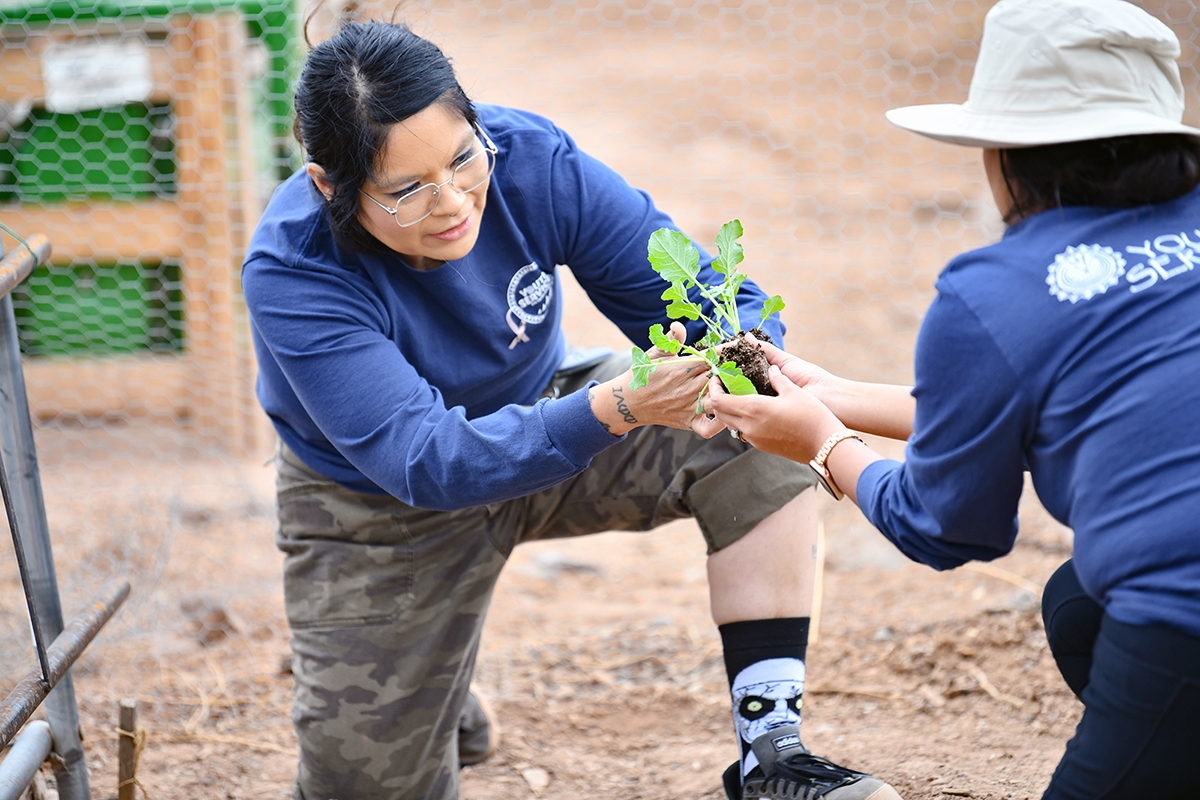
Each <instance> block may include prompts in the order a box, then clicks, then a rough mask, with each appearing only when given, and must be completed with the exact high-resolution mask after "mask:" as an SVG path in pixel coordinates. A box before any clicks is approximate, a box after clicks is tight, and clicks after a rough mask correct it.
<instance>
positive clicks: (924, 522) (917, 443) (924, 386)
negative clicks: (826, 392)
mask: <svg viewBox="0 0 1200 800" xmlns="http://www.w3.org/2000/svg"><path fill="white" fill-rule="evenodd" d="M939 291H940V292H941V293H940V294H939V297H938V298H937V299H936V300H935V301H934V304H933V305H932V306H931V308H930V311H929V314H927V316H926V319H925V323H924V324H923V325H922V329H921V335H920V337H919V339H918V344H917V359H916V375H917V383H916V387H915V389H914V392H913V395H914V399H915V402H916V407H917V412H916V414H915V415H914V416H913V417H912V420H913V421H912V427H913V435H912V436H910V437H909V439H908V447H907V450H906V457H905V461H904V462H903V463H900V462H896V461H891V460H888V459H885V458H883V457H881V456H879V455H878V454H876V453H874V452H873V451H872V450H871V449H870V448H869V447H867V445H865V444H862V443H860V442H858V441H857V440H854V439H846V440H844V441H842V442H841V443H840V444H838V445H837V446H836V447H835V448H834V449H833V451H832V452H831V453H830V455H829V457H828V459H827V460H826V467H827V468H828V470H829V472H830V474H831V475H832V476H833V478H834V481H835V482H836V483H837V485H838V487H839V488H841V489H842V491H843V492H845V493H846V494H847V495H848V496H850V498H851V499H852V500H854V501H855V502H856V503H858V505H859V507H860V508H862V510H863V513H864V514H865V515H866V516H867V518H868V519H869V520H870V521H871V523H872V524H873V525H875V527H876V528H878V529H879V530H880V531H881V532H882V533H883V534H884V535H885V536H886V537H887V538H888V539H889V540H890V541H891V542H892V543H893V544H895V545H896V547H898V548H899V549H900V550H901V551H902V552H903V553H904V554H905V555H906V556H908V557H909V558H911V559H913V560H914V561H919V562H921V563H924V564H929V565H930V566H933V567H935V568H937V569H948V568H952V567H955V566H958V565H959V564H962V563H963V562H965V561H968V560H971V559H988V558H995V557H997V556H1000V555H1003V554H1004V553H1006V552H1008V551H1009V550H1010V549H1011V547H1012V542H1013V539H1014V538H1015V536H1016V531H1017V526H1016V510H1017V502H1018V500H1019V498H1020V496H1021V489H1022V486H1023V482H1024V479H1023V452H1024V447H1025V445H1026V442H1027V440H1028V438H1029V436H1030V435H1031V431H1032V430H1033V428H1034V427H1035V425H1036V422H1035V420H1036V403H1034V402H1033V401H1032V400H1031V398H1029V397H1028V396H1027V394H1026V392H1025V391H1024V388H1023V386H1022V384H1021V381H1020V379H1019V378H1018V376H1017V375H1016V374H1015V373H1014V372H1013V369H1012V367H1011V366H1010V365H1009V363H1008V361H1007V360H1006V358H1005V356H1004V353H1003V352H1001V350H1000V349H999V347H998V345H997V343H996V342H995V341H994V340H993V339H992V337H991V336H990V335H989V333H988V331H987V330H986V329H985V328H984V327H983V326H981V325H980V324H979V321H978V318H977V316H976V315H975V314H973V313H972V311H971V309H969V308H968V307H967V306H966V304H965V303H964V302H963V301H962V300H961V298H960V297H958V295H957V294H955V293H954V292H953V287H952V286H950V285H948V284H947V285H941V284H939ZM793 366H795V365H793ZM771 373H772V385H773V386H775V387H776V390H777V391H779V397H762V396H749V397H734V396H732V395H728V394H724V393H723V392H721V391H720V390H719V389H716V390H714V391H713V392H712V395H711V398H710V400H709V401H708V404H707V407H708V408H709V409H711V410H712V411H713V412H715V413H716V415H717V419H718V420H719V421H721V422H723V423H724V424H725V425H727V426H728V427H730V428H737V429H738V430H740V431H742V433H743V435H744V436H745V437H746V439H747V440H748V441H749V442H750V443H751V444H753V445H754V446H755V447H758V448H760V449H763V450H766V451H768V452H773V453H777V454H779V455H783V456H786V457H788V458H792V459H794V460H797V461H802V462H803V461H808V460H810V459H811V458H812V457H813V456H814V455H815V453H816V452H817V450H818V449H819V448H820V447H821V444H822V443H823V442H824V441H826V439H827V438H828V437H829V435H830V434H831V433H832V432H834V431H836V430H839V429H841V428H842V427H844V423H846V422H848V420H842V419H839V418H838V416H837V415H835V414H834V412H833V411H832V410H830V409H829V408H828V407H826V406H825V405H824V404H823V403H821V402H820V401H819V400H818V399H817V395H816V392H815V391H812V390H809V389H802V388H800V387H799V386H797V385H796V384H794V383H792V382H791V381H790V380H788V379H787V378H786V377H785V376H784V374H783V373H782V371H779V368H778V367H773V368H772V371H771ZM810 383H811V381H810ZM818 391H819V390H818ZM833 402H835V403H837V402H838V401H837V400H836V399H834V400H833ZM866 421H868V422H869V420H866ZM856 422H859V423H861V422H864V420H862V419H859V420H856Z"/></svg>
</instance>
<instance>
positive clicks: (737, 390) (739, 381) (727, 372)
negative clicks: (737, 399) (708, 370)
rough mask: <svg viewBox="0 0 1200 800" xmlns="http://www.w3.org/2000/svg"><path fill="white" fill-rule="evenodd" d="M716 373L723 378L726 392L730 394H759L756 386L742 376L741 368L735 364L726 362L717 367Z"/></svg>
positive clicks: (722, 381)
mask: <svg viewBox="0 0 1200 800" xmlns="http://www.w3.org/2000/svg"><path fill="white" fill-rule="evenodd" d="M716 372H717V375H719V376H720V378H721V383H722V384H724V385H725V391H727V392H729V393H730V394H758V390H757V389H755V388H754V384H753V383H751V382H750V379H749V378H747V377H746V376H745V375H744V374H742V370H741V368H740V367H739V366H738V365H737V364H735V363H734V362H732V361H726V362H725V363H724V364H721V365H720V366H719V367H717V369H716Z"/></svg>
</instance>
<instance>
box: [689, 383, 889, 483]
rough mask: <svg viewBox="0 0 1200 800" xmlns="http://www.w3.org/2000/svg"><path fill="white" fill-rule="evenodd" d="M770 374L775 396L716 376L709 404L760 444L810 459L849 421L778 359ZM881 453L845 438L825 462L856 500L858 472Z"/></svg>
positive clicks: (797, 458)
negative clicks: (737, 390) (737, 392)
mask: <svg viewBox="0 0 1200 800" xmlns="http://www.w3.org/2000/svg"><path fill="white" fill-rule="evenodd" d="M770 379H771V387H772V388H774V389H775V391H776V392H778V393H779V394H778V396H777V397H765V396H761V395H752V396H742V397H734V396H733V395H730V394H726V393H725V391H724V390H723V389H722V388H721V385H720V383H719V382H717V381H714V382H713V386H712V392H711V394H710V395H709V397H708V398H707V399H706V400H705V409H706V410H707V411H710V412H711V413H714V414H715V415H716V418H717V421H719V422H721V423H723V424H724V425H725V426H726V427H728V428H733V429H735V430H739V431H741V432H742V435H743V436H744V437H746V439H747V441H749V442H750V443H751V444H752V445H754V446H755V447H757V448H758V449H759V450H763V451H765V452H768V453H774V454H775V455H779V456H783V457H784V458H790V459H791V460H793V461H799V462H800V463H802V464H807V463H808V462H809V461H811V460H812V459H813V457H814V456H816V454H817V451H818V450H820V449H821V445H823V444H824V443H825V441H826V440H827V439H828V438H829V437H830V435H831V434H833V433H835V432H837V431H840V430H842V429H844V428H846V427H847V426H846V425H845V424H843V421H842V420H839V419H838V417H837V416H836V415H835V414H834V413H833V411H832V410H830V408H829V407H827V406H826V405H824V404H823V403H822V402H821V401H820V400H818V399H817V396H816V394H815V393H814V392H811V391H809V390H807V389H802V388H800V387H799V386H797V385H796V384H795V383H793V382H792V381H791V380H790V379H789V378H788V377H787V376H785V375H784V374H783V372H782V370H780V368H779V367H778V366H777V365H776V364H772V365H771V370H770ZM882 416H886V415H882ZM910 424H911V420H910ZM858 430H862V429H861V428H859V429H858ZM882 458H883V456H881V455H879V454H877V453H876V452H875V451H874V450H872V449H871V448H869V447H867V446H866V445H865V444H863V443H862V442H860V441H858V440H857V439H845V440H843V441H841V442H840V443H838V444H837V446H835V447H834V448H833V450H832V452H830V454H829V457H828V459H826V462H825V466H826V467H827V468H828V469H829V472H830V474H831V475H832V476H833V478H834V481H835V482H836V483H837V486H838V488H839V489H841V490H842V491H843V492H845V493H846V496H847V497H849V498H850V499H851V500H853V501H855V502H857V484H858V478H859V476H860V475H861V474H862V471H863V470H864V469H866V468H867V467H868V466H869V465H871V464H873V463H874V462H876V461H879V460H880V459H882Z"/></svg>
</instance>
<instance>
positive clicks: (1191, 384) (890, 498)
mask: <svg viewBox="0 0 1200 800" xmlns="http://www.w3.org/2000/svg"><path fill="white" fill-rule="evenodd" d="M1197 261H1200V190H1197V191H1194V192H1192V193H1190V194H1188V195H1186V196H1184V197H1181V198H1179V199H1177V200H1174V201H1172V202H1170V203H1164V204H1161V205H1156V206H1143V207H1140V208H1135V209H1128V210H1111V209H1099V208H1087V207H1075V208H1068V209H1065V210H1062V211H1047V212H1044V213H1042V214H1038V215H1035V216H1033V217H1030V218H1028V219H1026V220H1023V221H1021V222H1020V223H1018V224H1016V225H1014V226H1013V227H1011V228H1010V229H1009V230H1008V231H1007V232H1006V233H1005V235H1004V237H1003V239H1002V240H1001V241H1000V242H998V243H996V244H994V245H992V246H990V247H985V248H982V249H980V250H976V251H973V252H970V253H966V254H964V255H962V256H959V257H958V258H955V259H954V260H953V261H951V262H950V264H949V265H948V266H947V267H946V269H945V270H944V271H943V272H942V274H941V276H940V277H939V280H938V283H937V290H938V294H937V298H936V299H935V300H934V302H933V305H932V306H931V308H930V309H929V313H928V314H927V316H926V317H925V320H924V323H923V324H922V327H921V332H920V336H919V337H918V341H917V353H916V382H915V387H914V391H913V394H914V396H915V398H916V417H915V420H914V425H913V435H912V437H911V438H910V439H909V442H908V448H907V452H906V458H905V462H904V463H903V464H899V463H897V462H894V461H881V462H877V463H875V464H872V465H871V466H870V467H868V468H867V469H866V470H865V471H864V472H863V473H862V475H861V476H860V478H859V481H858V485H857V490H858V499H859V503H860V505H861V507H862V509H863V511H864V512H865V513H866V515H867V517H868V518H869V519H870V520H871V522H872V523H873V524H874V525H875V526H876V527H878V528H879V529H880V530H881V531H883V533H884V534H885V535H886V536H887V537H888V538H889V539H890V540H891V541H892V542H893V543H894V544H895V545H896V546H897V547H899V548H900V550H901V551H903V552H904V553H905V554H906V555H907V556H908V557H909V558H911V559H913V560H916V561H919V562H922V563H925V564H929V565H931V566H933V567H936V568H938V569H949V568H952V567H955V566H958V565H959V564H962V563H963V562H964V561H967V560H970V559H991V558H995V557H997V556H1000V555H1003V554H1005V553H1007V552H1008V551H1009V550H1010V549H1011V548H1012V546H1013V540H1014V538H1015V537H1016V534H1017V519H1016V515H1017V501H1018V498H1019V497H1020V494H1021V490H1022V486H1023V470H1024V469H1025V468H1027V469H1028V470H1029V472H1030V473H1031V475H1032V478H1033V485H1034V488H1035V489H1036V491H1037V494H1038V497H1039V499H1040V500H1041V501H1042V504H1043V505H1044V506H1045V507H1046V509H1047V510H1048V511H1049V512H1050V514H1051V515H1053V516H1054V518H1055V519H1057V520H1058V521H1060V522H1062V523H1063V524H1064V525H1068V526H1070V527H1071V528H1072V529H1074V532H1075V555H1074V557H1075V569H1076V572H1077V573H1078V575H1079V578H1080V581H1081V582H1082V584H1083V586H1084V588H1085V589H1086V591H1087V592H1088V594H1089V595H1091V596H1092V597H1093V598H1095V599H1096V600H1097V601H1099V602H1100V603H1101V604H1102V605H1104V607H1105V608H1106V609H1107V611H1108V613H1109V614H1111V615H1112V616H1113V617H1115V618H1116V619H1118V620H1120V621H1122V622H1126V623H1129V624H1133V625H1163V626H1167V627H1171V628H1174V629H1177V630H1181V631H1184V632H1186V633H1189V634H1191V635H1193V636H1200V269H1196V268H1195V267H1196V262H1197Z"/></svg>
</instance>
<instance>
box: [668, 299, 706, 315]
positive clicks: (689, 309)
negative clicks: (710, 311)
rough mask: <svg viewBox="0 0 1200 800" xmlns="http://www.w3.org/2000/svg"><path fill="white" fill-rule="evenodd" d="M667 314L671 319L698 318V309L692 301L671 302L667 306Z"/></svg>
mask: <svg viewBox="0 0 1200 800" xmlns="http://www.w3.org/2000/svg"><path fill="white" fill-rule="evenodd" d="M667 316H668V317H670V318H671V319H680V318H687V319H700V309H699V308H697V307H696V305H695V304H694V303H686V304H684V303H671V305H669V306H667Z"/></svg>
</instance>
